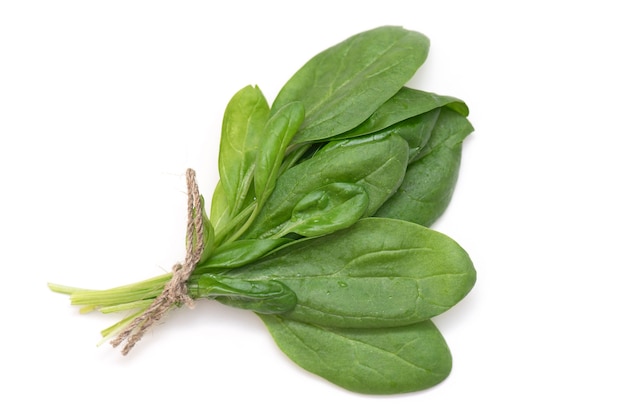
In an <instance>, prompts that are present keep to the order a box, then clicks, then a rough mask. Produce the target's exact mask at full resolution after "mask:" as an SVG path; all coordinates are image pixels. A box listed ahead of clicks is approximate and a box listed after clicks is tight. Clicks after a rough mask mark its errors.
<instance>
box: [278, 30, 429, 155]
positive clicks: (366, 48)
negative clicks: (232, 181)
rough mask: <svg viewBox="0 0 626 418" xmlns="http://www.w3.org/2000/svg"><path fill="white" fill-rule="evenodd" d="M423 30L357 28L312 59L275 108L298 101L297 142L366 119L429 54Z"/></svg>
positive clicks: (343, 129)
mask: <svg viewBox="0 0 626 418" xmlns="http://www.w3.org/2000/svg"><path fill="white" fill-rule="evenodd" d="M428 48H429V41H428V38H426V37H425V36H424V35H422V34H420V33H417V32H412V31H408V30H406V29H403V28H400V27H393V26H384V27H379V28H376V29H373V30H369V31H366V32H362V33H359V34H357V35H354V36H352V37H350V38H348V39H346V40H345V41H343V42H341V43H339V44H337V45H335V46H333V47H331V48H329V49H327V50H325V51H323V52H321V53H319V54H318V55H316V56H315V57H313V58H312V59H311V60H310V61H308V62H307V63H306V64H305V65H304V66H303V67H302V68H301V69H300V70H298V71H297V72H296V73H295V74H294V75H293V77H292V78H291V79H290V80H289V81H288V82H287V83H286V84H285V85H284V87H283V88H282V89H281V91H280V92H279V94H278V96H277V97H276V100H275V102H274V104H273V105H272V111H274V109H276V110H277V109H279V108H280V107H282V106H284V105H285V104H286V103H290V102H294V101H300V102H302V103H303V104H304V108H305V111H306V117H305V120H304V123H303V124H302V126H301V127H300V131H299V132H298V134H297V135H296V137H295V138H294V142H295V143H301V142H307V141H315V140H321V139H324V138H330V137H333V136H336V135H339V134H342V133H344V132H346V131H348V130H350V129H353V128H355V127H356V126H358V125H359V124H360V123H362V122H363V121H364V120H366V119H367V118H368V117H369V116H370V115H371V114H372V113H374V111H375V110H376V109H377V108H378V107H379V106H381V105H382V104H383V103H384V102H385V101H387V100H388V99H389V98H391V97H392V96H393V95H394V94H396V92H397V91H398V90H400V88H401V87H402V86H403V85H404V84H405V83H406V82H407V81H408V80H409V79H410V78H411V77H412V76H413V75H414V74H415V72H416V71H417V69H418V68H419V67H420V66H421V65H422V64H423V62H424V61H425V60H426V56H427V55H428Z"/></svg>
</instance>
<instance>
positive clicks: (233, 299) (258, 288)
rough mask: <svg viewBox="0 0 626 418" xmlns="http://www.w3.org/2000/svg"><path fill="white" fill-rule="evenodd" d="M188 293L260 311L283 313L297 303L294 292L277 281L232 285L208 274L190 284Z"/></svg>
mask: <svg viewBox="0 0 626 418" xmlns="http://www.w3.org/2000/svg"><path fill="white" fill-rule="evenodd" d="M187 292H188V294H189V295H190V296H191V297H192V298H194V299H197V298H207V299H215V300H217V301H218V302H221V303H224V304H226V305H229V306H233V307H235V308H239V309H247V310H251V311H254V312H257V313H261V314H280V313H283V312H288V311H290V310H291V309H293V307H294V306H295V304H296V302H297V298H296V295H295V293H293V292H292V291H291V289H289V288H288V287H287V286H285V285H284V284H282V283H280V282H277V281H275V280H268V281H264V282H249V281H238V282H234V283H231V284H230V285H227V284H224V283H222V282H220V281H219V280H218V279H216V278H215V277H213V276H211V275H209V274H205V275H204V276H202V277H201V278H200V279H198V280H196V281H194V282H192V283H189V284H188V286H187Z"/></svg>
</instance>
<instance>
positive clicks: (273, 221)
mask: <svg viewBox="0 0 626 418" xmlns="http://www.w3.org/2000/svg"><path fill="white" fill-rule="evenodd" d="M319 155H320V156H318V155H317V154H316V155H314V156H313V157H312V158H309V159H307V160H305V161H303V162H301V163H300V164H297V165H295V166H294V167H292V168H291V169H289V170H287V171H285V172H284V173H283V174H282V175H281V176H280V177H279V178H278V180H277V181H276V187H275V189H274V192H273V193H272V195H271V196H270V198H269V199H268V200H267V202H266V203H265V205H264V206H263V208H262V210H261V212H260V213H259V215H258V216H257V218H256V219H255V221H254V223H253V224H252V226H251V227H250V228H249V230H248V231H247V232H246V234H245V236H243V238H248V239H249V238H259V237H262V238H265V237H271V236H273V235H274V234H275V233H277V232H279V229H280V228H281V226H282V225H283V224H285V223H286V222H288V221H289V219H291V216H292V213H293V209H294V207H295V206H296V205H297V204H298V202H300V201H301V200H302V199H303V198H304V196H306V195H307V194H309V193H311V192H312V191H314V190H316V189H319V188H320V187H323V186H326V185H328V184H330V183H355V184H357V185H360V186H362V187H363V188H364V189H365V191H366V192H367V195H368V197H369V205H368V208H367V210H366V212H365V214H366V215H367V216H369V215H371V214H373V213H374V212H375V211H376V210H377V209H378V208H379V207H380V206H381V205H382V204H383V202H384V201H385V200H387V198H389V196H391V194H393V193H394V192H395V191H396V190H397V188H398V186H399V185H400V183H401V182H402V179H403V178H404V173H405V171H406V164H407V159H408V146H407V143H406V141H405V140H404V139H402V138H401V137H399V136H394V135H391V136H389V137H388V138H385V139H383V140H381V141H374V142H368V143H363V144H358V145H352V146H341V145H339V146H336V147H334V148H333V150H331V151H328V152H324V153H323V155H322V153H320V154H319Z"/></svg>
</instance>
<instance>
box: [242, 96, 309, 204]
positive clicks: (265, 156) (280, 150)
mask: <svg viewBox="0 0 626 418" xmlns="http://www.w3.org/2000/svg"><path fill="white" fill-rule="evenodd" d="M303 120H304V106H302V103H300V102H293V103H288V104H286V105H285V106H283V107H282V108H280V109H279V110H278V112H276V113H275V114H274V115H273V116H272V117H271V118H270V119H269V121H268V122H267V125H266V126H265V129H264V131H263V142H262V146H260V147H259V149H258V151H257V155H256V164H255V168H254V189H255V193H256V198H257V201H258V202H259V204H260V205H262V204H263V203H264V202H265V200H267V198H268V197H269V195H270V194H271V193H272V190H274V184H275V183H276V178H277V177H278V173H279V171H280V165H281V163H282V162H283V157H284V154H285V150H286V149H287V145H289V142H290V141H291V139H292V138H293V136H294V135H295V133H296V131H297V130H298V128H299V127H300V125H301V124H302V121H303Z"/></svg>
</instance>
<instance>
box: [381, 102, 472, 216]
mask: <svg viewBox="0 0 626 418" xmlns="http://www.w3.org/2000/svg"><path fill="white" fill-rule="evenodd" d="M437 115H438V118H437V120H436V123H435V125H434V127H433V130H432V132H431V137H430V139H429V141H428V142H427V144H426V146H425V147H424V148H423V149H422V150H421V151H420V152H419V153H418V155H417V157H416V158H417V159H416V160H415V161H414V162H412V163H411V164H409V166H408V168H407V171H406V175H405V177H404V181H403V182H402V185H401V186H400V188H399V189H398V191H397V192H396V193H395V194H394V195H393V196H392V197H390V198H389V199H388V200H387V201H386V202H385V203H384V204H383V206H382V207H381V208H380V209H378V211H377V212H376V215H375V216H378V217H383V218H395V219H404V220H407V221H410V222H415V223H418V224H421V225H425V226H429V225H432V224H433V223H434V222H435V221H436V220H437V219H438V218H439V217H440V216H441V215H442V214H443V212H444V211H445V210H446V208H447V207H448V204H449V203H450V201H451V199H452V194H453V192H454V188H455V185H456V181H457V178H458V174H459V168H460V165H461V154H462V145H463V140H464V139H465V138H466V137H467V135H469V134H470V133H471V132H472V130H473V128H472V125H471V124H470V123H469V122H468V120H467V119H466V118H465V117H464V116H462V115H460V114H459V113H456V112H453V111H451V110H448V109H445V108H444V109H441V111H440V112H438V113H437Z"/></svg>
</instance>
